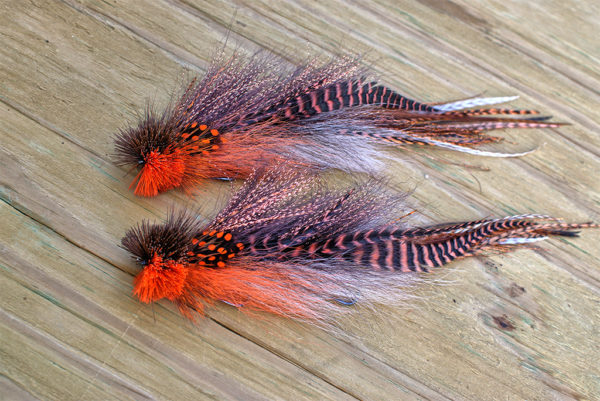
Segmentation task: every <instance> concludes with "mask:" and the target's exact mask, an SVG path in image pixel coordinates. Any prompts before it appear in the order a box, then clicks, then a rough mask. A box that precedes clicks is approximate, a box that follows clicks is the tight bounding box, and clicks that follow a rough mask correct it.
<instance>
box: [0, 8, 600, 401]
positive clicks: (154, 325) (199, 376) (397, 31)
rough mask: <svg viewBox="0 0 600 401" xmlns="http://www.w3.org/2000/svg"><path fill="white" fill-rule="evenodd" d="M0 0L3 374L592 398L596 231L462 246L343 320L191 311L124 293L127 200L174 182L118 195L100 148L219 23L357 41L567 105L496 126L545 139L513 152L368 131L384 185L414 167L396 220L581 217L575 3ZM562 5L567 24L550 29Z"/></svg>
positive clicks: (139, 392)
mask: <svg viewBox="0 0 600 401" xmlns="http://www.w3.org/2000/svg"><path fill="white" fill-rule="evenodd" d="M0 7H1V8H2V12H1V13H0V26H2V28H0V34H2V38H3V39H2V41H3V43H5V44H6V46H2V47H0V76H2V77H3V78H2V81H3V83H2V87H1V89H0V96H1V97H0V100H1V101H2V102H3V104H4V105H3V106H2V108H0V132H1V135H2V138H3V141H2V143H1V144H0V165H1V166H2V174H1V175H0V177H1V179H2V181H1V183H2V193H1V194H2V195H1V196H2V199H3V200H4V202H5V203H3V204H2V209H1V210H2V217H3V223H4V225H5V230H3V232H2V233H1V234H0V244H1V245H2V266H3V269H2V270H1V272H2V280H3V285H2V288H3V295H2V298H1V304H0V330H2V334H3V335H2V337H1V338H2V341H1V342H0V350H1V354H0V355H2V363H1V366H2V375H3V377H5V378H7V379H5V381H4V382H3V384H2V385H0V392H2V393H6V394H8V391H12V392H13V393H12V394H20V395H23V397H29V396H31V397H37V398H40V399H78V398H82V395H84V396H85V398H88V399H89V398H92V399H96V398H97V399H110V398H116V399H131V398H133V399H142V398H160V399H185V398H190V397H192V396H195V397H199V398H219V399H223V398H228V399H234V398H238V399H240V398H243V399H251V398H254V399H323V398H332V399H345V398H348V397H355V398H359V399H411V398H424V399H444V398H450V399H495V398H497V397H498V395H499V394H501V395H502V397H504V398H506V399H548V398H560V399H572V398H591V399H594V398H600V395H599V394H600V381H599V380H598V377H597V373H595V372H594V371H593V370H591V369H590V367H591V366H594V364H595V362H596V360H597V359H598V357H599V356H600V355H599V352H600V351H599V350H598V348H597V346H596V343H597V341H598V340H599V338H598V333H599V332H600V327H599V326H598V324H599V323H598V322H599V321H600V320H599V319H598V317H599V316H598V312H597V306H598V304H599V303H600V296H599V293H600V291H599V281H600V269H599V268H598V266H599V260H600V253H599V249H598V247H597V246H596V243H597V238H598V236H597V233H593V232H589V233H587V232H586V233H584V235H583V237H582V238H578V239H569V240H555V241H552V242H549V243H548V244H546V245H544V246H543V248H542V249H538V250H536V251H520V252H518V253H516V254H514V255H500V256H494V257H492V258H490V260H489V261H488V262H486V263H481V262H479V261H476V260H469V261H462V262H460V263H456V264H454V265H453V268H451V269H449V270H447V272H448V273H446V274H442V275H434V276H433V277H435V278H442V279H446V280H449V281H451V284H448V285H443V286H441V287H439V286H438V285H436V283H431V284H424V285H420V286H419V287H418V288H416V289H415V290H414V292H415V295H416V296H417V297H418V298H421V300H415V301H414V302H411V303H410V305H407V307H406V308H398V307H393V306H390V305H380V306H378V310H377V311H364V310H360V309H359V310H357V313H356V314H354V315H352V316H349V317H345V318H344V319H341V320H340V322H339V324H340V326H341V328H342V330H344V331H346V332H348V333H350V336H349V337H345V338H344V337H340V336H339V335H336V334H335V333H329V332H323V331H320V330H318V329H314V328H311V327H308V326H306V325H302V324H298V323H295V322H291V321H287V320H283V319H277V318H272V317H263V318H260V319H256V318H253V317H249V316H246V315H244V314H241V313H238V312H236V311H235V310H233V308H231V307H228V306H226V305H220V306H218V307H216V308H215V309H214V310H212V311H210V313H209V315H210V318H209V319H205V320H203V321H201V322H200V323H199V324H198V325H197V326H194V327H193V326H190V325H187V324H184V322H183V320H182V319H181V318H180V317H179V316H178V315H177V314H176V312H175V310H174V309H173V307H172V306H171V305H169V304H168V303H159V304H158V305H157V306H156V307H155V308H154V311H153V310H152V309H151V308H149V307H147V306H143V305H140V304H138V303H137V302H136V301H135V300H134V299H132V297H131V295H130V285H131V278H132V274H135V273H136V271H137V268H136V267H135V265H134V264H133V263H132V262H131V261H130V260H129V258H128V255H127V254H126V253H125V252H124V251H123V250H122V249H120V248H119V247H118V242H119V238H120V237H121V236H122V234H123V232H124V231H125V230H126V229H127V228H128V227H129V226H130V225H132V224H134V222H137V221H139V220H140V219H141V218H144V217H146V218H148V217H150V218H161V217H162V216H164V213H165V211H166V209H167V207H168V206H169V205H171V204H172V203H173V202H188V203H189V202H190V201H189V200H185V199H183V197H182V196H181V195H179V194H168V195H166V196H161V197H159V198H157V199H152V200H144V199H137V198H134V197H133V196H132V195H131V193H130V192H129V191H128V189H127V185H128V181H129V180H130V178H131V175H129V176H125V175H126V172H125V171H123V170H120V169H118V168H116V167H114V166H113V164H112V163H111V157H110V154H111V152H112V141H111V138H110V137H111V135H112V134H113V133H115V132H117V130H118V129H119V128H121V127H123V126H124V125H125V124H126V122H127V121H132V120H134V119H135V113H136V112H138V111H139V110H141V108H142V107H143V105H144V104H145V101H146V99H147V98H150V99H153V100H154V101H155V102H156V103H158V104H164V103H166V102H167V101H168V100H169V98H170V96H171V94H172V93H173V91H174V90H175V88H176V87H177V85H178V83H179V82H180V81H181V80H182V79H184V77H185V76H186V75H189V74H190V73H186V72H185V71H184V69H185V67H187V68H191V69H192V71H193V72H192V74H193V73H194V72H196V71H202V69H203V68H204V67H205V65H206V62H207V61H208V60H209V58H210V55H211V51H212V48H213V46H214V44H215V43H216V42H219V41H220V40H221V39H222V38H223V36H224V35H226V32H227V28H228V27H229V26H230V24H231V30H232V32H231V34H230V41H229V42H228V46H229V47H235V46H241V48H242V49H247V50H250V51H253V50H256V49H258V48H267V49H269V50H270V51H273V52H274V53H277V54H281V55H283V56H285V57H287V58H289V59H291V60H299V59H300V58H302V57H303V56H304V55H305V54H306V53H307V52H308V51H313V52H321V53H324V54H339V53H340V52H341V53H343V52H346V51H364V50H367V49H368V50H370V53H369V55H370V57H372V58H371V60H374V62H373V63H374V65H373V66H374V68H375V69H376V70H377V71H378V72H379V73H380V74H381V75H382V76H383V78H384V79H385V80H386V81H387V82H389V83H390V84H392V85H393V86H394V87H395V88H397V89H399V90H401V91H402V92H405V93H406V94H408V95H410V96H413V97H415V98H418V99H421V100H426V101H437V100H443V99H452V98H456V97H461V96H470V95H475V94H478V93H481V92H482V91H487V92H486V94H490V95H505V94H513V93H517V94H521V95H524V96H523V99H522V100H520V101H519V102H517V103H516V105H517V106H531V105H533V106H534V107H536V108H538V109H540V110H542V111H544V112H547V113H549V114H553V115H554V116H555V118H556V119H559V120H564V121H569V122H571V123H573V125H572V126H569V127H563V128H560V129H558V130H547V131H544V132H533V133H527V134H525V133H524V132H507V133H503V134H502V135H504V136H506V137H507V138H508V139H510V140H512V141H515V142H518V145H511V144H503V145H502V148H505V149H507V148H508V149H523V148H527V147H528V146H529V147H532V146H535V145H536V144H538V143H542V142H544V143H545V145H544V146H543V147H542V148H541V149H539V150H538V151H537V152H536V153H534V154H533V155H530V156H528V157H526V158H522V159H518V160H489V159H485V160H483V159H476V158H472V157H468V156H464V155H456V154H451V153H449V152H444V151H434V150H422V149H419V150H412V151H408V152H407V151H404V152H402V151H386V152H387V154H388V155H391V156H393V157H395V158H397V160H393V161H392V160H390V161H389V163H388V165H389V169H388V171H387V173H388V174H389V176H390V177H392V183H391V185H392V186H394V187H397V188H399V189H401V190H409V189H413V188H414V187H415V186H416V189H415V191H414V194H413V197H412V199H413V200H412V201H413V202H414V204H415V206H416V207H417V209H418V210H419V212H420V215H419V216H417V217H416V218H414V219H413V220H412V221H411V222H410V223H411V224H416V223H422V222H431V221H435V222H442V221H450V220H461V219H473V218H478V217H482V216H486V215H489V214H494V215H503V214H510V213H520V212H530V211H535V212H541V213H548V214H553V215H557V216H564V217H567V218H569V219H572V220H579V221H586V220H589V219H590V218H596V219H598V205H599V204H600V184H599V183H598V181H599V180H598V179H597V177H598V172H599V171H600V162H599V159H598V153H599V152H598V150H599V144H600V141H599V138H598V135H597V132H598V125H599V124H598V123H599V121H600V111H599V110H600V108H599V107H598V93H597V88H595V86H594V84H595V83H596V81H597V78H598V71H599V66H598V52H597V49H596V48H595V47H594V46H593V45H592V44H593V43H594V37H595V32H597V28H598V22H597V21H596V20H595V19H593V17H592V16H593V15H594V12H593V7H594V5H593V4H591V2H590V3H578V2H557V1H551V2H547V3H545V4H544V5H543V6H537V7H539V8H536V6H532V5H521V4H520V3H519V4H517V3H514V4H513V3H511V2H508V3H507V2H504V1H503V2H493V3H492V2H490V3H486V4H483V3H466V2H460V1H457V2H450V1H445V2H433V1H431V2H420V3H408V2H407V3H402V4H396V2H385V1H380V2H370V3H363V2H352V3H343V2H326V3H323V2H321V3H317V2H308V1H306V2H266V1H265V2H256V1H253V2H244V1H241V2H235V3H234V2H213V1H203V2H201V1H195V0H186V1H179V0H168V1H156V2H152V3H147V2H136V1H134V0H131V1H126V2H123V3H121V2H119V3H114V2H92V1H87V0H81V1H76V0H68V1H67V2H47V3H39V4H35V3H22V2H17V1H12V2H10V1H6V2H4V3H3V4H1V5H0ZM571 10H578V11H571ZM234 15H235V16H234ZM558 16H562V17H558ZM557 18H562V20H558V21H559V23H557V22H556V21H557ZM550 22H553V23H550ZM560 22H562V23H560ZM570 24H571V25H574V24H577V25H580V26H581V28H580V29H567V30H565V29H563V27H564V26H569V25H570ZM567 31H568V32H567ZM298 49H301V51H298ZM465 164H472V165H481V166H483V167H486V168H488V169H489V170H490V171H480V170H477V169H470V168H466V167H465ZM228 193H229V190H228V188H226V187H225V186H221V185H219V184H216V183H213V184H211V185H209V186H208V187H207V188H206V190H205V191H203V193H202V194H201V195H202V196H201V197H199V198H198V201H200V205H201V207H202V211H203V213H204V214H205V215H206V217H207V218H209V217H210V216H211V215H212V214H214V212H215V211H216V210H218V207H219V206H218V205H220V204H222V203H223V202H224V201H225V199H226V197H227V194H228ZM23 297H26V298H27V300H24V299H23ZM153 312H155V313H153ZM154 319H156V320H154ZM106 350H111V351H112V352H111V351H109V352H108V353H107V351H106ZM4 383H8V384H6V385H4ZM6 389H8V390H6Z"/></svg>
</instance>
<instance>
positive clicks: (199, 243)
mask: <svg viewBox="0 0 600 401" xmlns="http://www.w3.org/2000/svg"><path fill="white" fill-rule="evenodd" d="M204 245H206V241H200V242H198V246H204Z"/></svg>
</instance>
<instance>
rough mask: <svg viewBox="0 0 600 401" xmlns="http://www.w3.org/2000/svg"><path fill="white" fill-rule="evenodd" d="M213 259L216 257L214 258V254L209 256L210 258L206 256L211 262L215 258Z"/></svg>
mask: <svg viewBox="0 0 600 401" xmlns="http://www.w3.org/2000/svg"><path fill="white" fill-rule="evenodd" d="M215 259H216V258H215V257H214V256H211V257H210V258H208V260H210V261H211V262H212V261H213V260H215Z"/></svg>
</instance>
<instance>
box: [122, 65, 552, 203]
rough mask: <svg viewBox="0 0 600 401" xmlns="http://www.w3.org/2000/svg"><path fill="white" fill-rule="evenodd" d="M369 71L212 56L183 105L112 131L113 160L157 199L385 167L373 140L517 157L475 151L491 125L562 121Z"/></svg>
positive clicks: (141, 191) (499, 100)
mask: <svg viewBox="0 0 600 401" xmlns="http://www.w3.org/2000/svg"><path fill="white" fill-rule="evenodd" d="M367 74H368V73H367V72H366V71H365V70H364V69H363V68H362V67H361V66H360V60H359V59H358V58H353V59H350V58H346V59H341V60H336V61H332V62H329V63H325V64H319V63H318V62H317V61H310V62H307V63H306V64H305V65H303V66H301V67H289V66H287V65H285V64H284V62H283V61H281V60H279V59H275V58H273V57H268V56H262V55H255V56H254V57H252V58H249V59H244V58H242V57H240V56H239V55H237V54H236V55H234V56H233V57H231V58H230V59H228V60H225V59H223V58H222V57H217V58H216V60H215V61H214V62H213V64H212V65H211V66H210V68H209V69H208V71H207V73H206V75H205V76H204V77H203V78H202V79H200V80H193V81H192V82H191V84H190V85H189V86H188V87H187V89H186V90H185V91H184V92H183V94H182V96H181V98H180V99H179V101H177V102H176V103H174V104H173V105H172V106H171V107H168V108H167V109H166V110H165V111H164V112H163V113H161V114H158V113H156V112H153V111H151V110H148V111H147V112H146V115H145V117H144V118H142V120H141V121H140V122H139V124H138V125H136V126H133V127H130V128H127V129H125V130H122V131H121V132H120V133H119V134H118V135H117V137H116V139H115V142H116V145H115V149H116V161H117V162H118V163H119V164H121V165H131V166H134V167H135V166H139V168H140V169H139V173H138V174H137V176H136V178H135V180H134V181H133V183H132V187H135V193H136V194H137V195H141V196H155V195H157V194H158V193H160V192H163V191H167V190H170V189H174V188H183V189H190V188H193V187H194V186H196V185H198V184H199V183H200V182H201V181H202V180H203V179H206V178H230V179H233V178H245V177H247V176H248V175H249V174H250V172H251V171H253V169H255V168H257V167H259V166H264V165H269V164H273V163H274V162H276V161H281V160H282V159H285V160H288V161H290V160H291V161H295V162H296V163H298V164H300V165H303V166H313V167H333V168H341V169H345V170H352V171H369V172H373V171H376V170H378V169H380V168H381V167H382V166H383V165H382V163H381V160H380V159H378V158H377V157H376V155H377V154H378V152H377V148H376V146H375V145H377V144H381V143H383V144H391V145H413V144H414V145H431V146H437V147H442V148H446V149H451V150H456V151H460V152H467V153H471V154H476V155H484V156H496V157H508V156H520V155H523V154H526V153H527V152H525V153H515V154H506V153H494V152H489V151H484V150H481V149H475V147H476V146H478V145H481V144H485V143H490V142H498V141H500V140H501V138H499V137H494V136H489V135H486V134H485V131H488V130H496V129H502V128H548V127H558V126H559V125H560V124H559V123H553V122H545V121H544V120H546V118H545V117H539V116H532V115H534V114H537V112H536V111H533V110H514V109H502V108H490V109H477V108H476V107H480V106H486V105H491V104H497V103H503V102H507V101H511V100H514V99H516V97H485V98H472V99H466V100H460V101H455V102H449V103H442V104H426V103H420V102H417V101H414V100H411V99H408V98H407V97H405V96H402V95H400V94H399V93H397V92H395V91H393V90H391V89H390V88H388V87H386V86H384V85H381V84H379V83H377V82H375V81H368V80H365V78H364V77H365V76H367ZM501 115H504V117H502V116H501ZM507 115H508V116H509V118H505V117H506V116H507ZM517 117H519V118H517Z"/></svg>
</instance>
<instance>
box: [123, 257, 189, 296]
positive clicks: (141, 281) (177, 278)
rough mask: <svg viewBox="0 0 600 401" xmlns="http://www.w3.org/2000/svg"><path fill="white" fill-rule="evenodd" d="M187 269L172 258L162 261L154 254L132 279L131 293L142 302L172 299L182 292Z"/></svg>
mask: <svg viewBox="0 0 600 401" xmlns="http://www.w3.org/2000/svg"><path fill="white" fill-rule="evenodd" d="M187 275H188V269H187V268H186V267H185V266H184V265H183V264H181V263H176V262H174V261H172V260H167V261H164V260H163V258H162V257H161V256H159V255H158V254H156V253H155V254H154V256H152V259H150V262H149V263H148V265H147V266H145V267H144V270H142V271H141V272H140V273H139V274H138V275H137V276H136V277H135V280H134V283H133V284H134V287H133V293H134V294H135V295H136V296H137V297H138V298H139V299H140V301H142V302H144V303H150V302H154V301H158V300H159V299H162V298H167V299H168V300H170V301H174V300H176V299H177V298H179V297H180V296H181V294H182V293H183V290H184V287H185V284H186V278H187Z"/></svg>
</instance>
